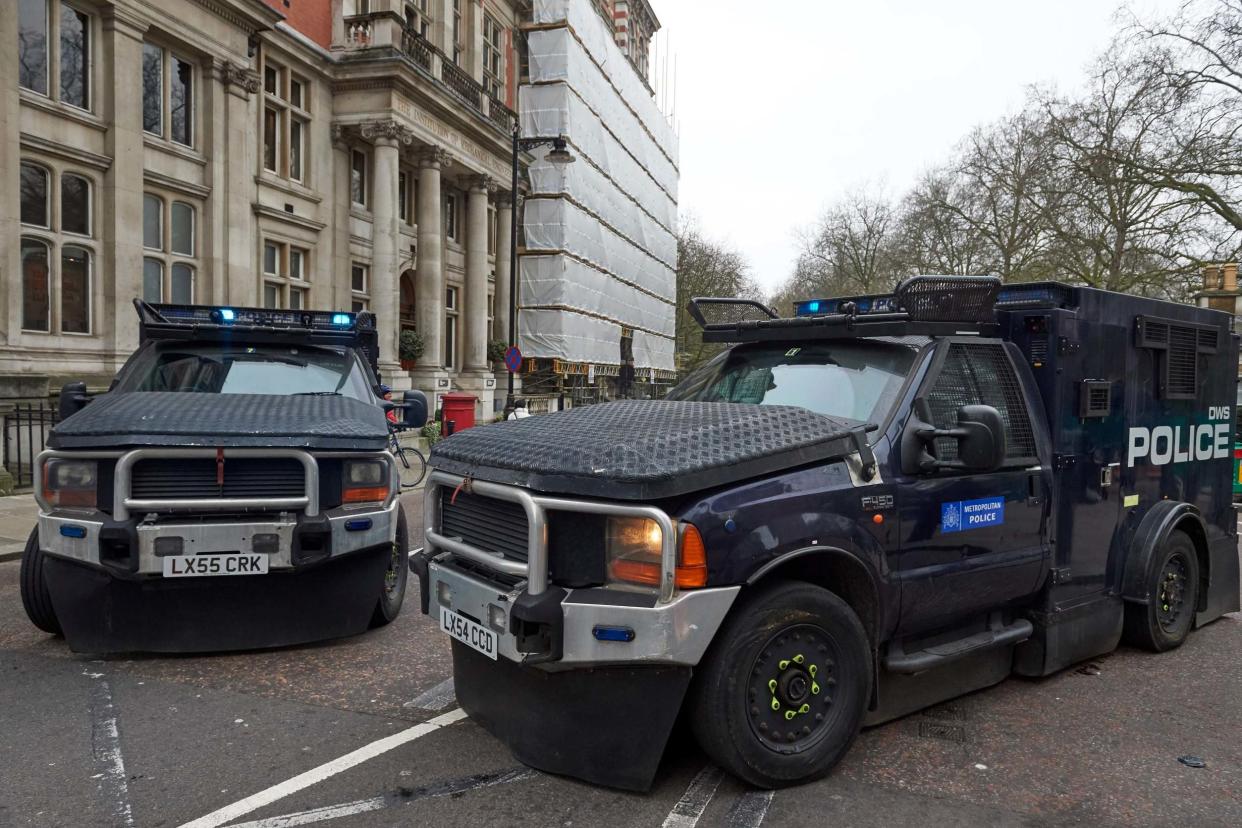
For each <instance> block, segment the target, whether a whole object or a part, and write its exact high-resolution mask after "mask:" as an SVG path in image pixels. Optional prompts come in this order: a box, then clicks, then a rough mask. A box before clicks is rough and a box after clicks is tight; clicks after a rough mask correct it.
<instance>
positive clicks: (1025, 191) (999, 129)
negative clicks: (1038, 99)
mask: <svg viewBox="0 0 1242 828" xmlns="http://www.w3.org/2000/svg"><path fill="white" fill-rule="evenodd" d="M1052 162H1053V159H1052V147H1051V142H1050V141H1049V136H1048V131H1047V123H1046V120H1045V119H1044V118H1043V117H1041V116H1040V115H1039V113H1037V112H1033V111H1029V110H1028V111H1026V112H1023V113H1021V114H1019V115H1016V116H1013V117H1009V118H1004V119H1002V120H1000V121H997V122H995V123H993V124H989V125H987V126H983V127H977V128H976V129H974V130H973V131H972V132H971V133H970V135H969V136H967V138H966V140H965V141H963V142H962V144H961V146H960V147H959V149H958V155H957V158H956V159H955V161H954V162H953V164H952V165H951V167H950V170H951V175H952V176H953V184H952V186H949V187H942V188H940V190H939V191H937V192H935V193H929V195H936V196H938V198H937V199H936V200H934V201H932V202H931V205H930V206H932V207H935V208H938V209H939V210H941V211H943V212H945V213H948V214H950V215H952V216H955V217H956V219H957V222H958V223H960V225H961V226H962V227H963V228H964V229H965V230H968V231H969V232H970V234H972V235H973V236H974V237H975V238H976V241H977V242H979V243H981V244H982V245H983V246H984V251H983V252H982V253H981V258H980V259H979V260H978V261H977V265H978V266H980V267H981V268H982V269H983V270H985V271H986V272H990V273H995V274H997V275H999V276H1000V277H1001V278H1003V279H1006V280H1009V281H1015V280H1030V279H1035V278H1042V277H1043V276H1045V275H1046V261H1045V254H1046V253H1047V250H1048V245H1049V242H1050V234H1049V231H1048V225H1047V221H1046V218H1045V217H1046V215H1047V212H1048V210H1049V209H1051V208H1055V205H1052V204H1046V203H1042V202H1041V201H1040V198H1041V196H1038V195H1037V193H1041V191H1042V198H1047V197H1048V192H1047V190H1046V189H1045V188H1043V186H1042V179H1043V177H1044V176H1046V175H1047V172H1048V170H1049V167H1050V165H1051V164H1052Z"/></svg>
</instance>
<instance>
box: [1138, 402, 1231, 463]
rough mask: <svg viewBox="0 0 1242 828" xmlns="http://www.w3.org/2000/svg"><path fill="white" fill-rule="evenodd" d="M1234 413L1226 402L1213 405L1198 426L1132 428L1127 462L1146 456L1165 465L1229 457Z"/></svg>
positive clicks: (1152, 461)
mask: <svg viewBox="0 0 1242 828" xmlns="http://www.w3.org/2000/svg"><path fill="white" fill-rule="evenodd" d="M1231 413H1232V412H1231V411H1230V408H1229V406H1227V405H1214V406H1212V407H1211V408H1209V409H1208V414H1207V419H1208V422H1206V423H1201V424H1199V425H1173V426H1167V425H1162V426H1156V427H1155V428H1141V427H1140V428H1132V429H1130V448H1129V451H1128V452H1127V453H1126V465H1127V466H1133V465H1134V462H1135V461H1136V460H1142V459H1144V458H1146V460H1147V462H1148V463H1149V464H1151V465H1153V466H1165V465H1168V464H1169V463H1186V462H1189V461H1191V460H1219V459H1221V458H1222V457H1229V456H1230V453H1231V452H1230V450H1231V449H1232V447H1233V419H1232V417H1231V416H1230V415H1231Z"/></svg>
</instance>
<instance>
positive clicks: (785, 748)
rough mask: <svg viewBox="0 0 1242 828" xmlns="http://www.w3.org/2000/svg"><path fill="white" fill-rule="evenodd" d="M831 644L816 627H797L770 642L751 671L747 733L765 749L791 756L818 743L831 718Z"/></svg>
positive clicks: (833, 649) (833, 652)
mask: <svg viewBox="0 0 1242 828" xmlns="http://www.w3.org/2000/svg"><path fill="white" fill-rule="evenodd" d="M838 657H839V652H838V650H837V647H836V644H835V642H834V641H833V640H832V639H831V638H830V637H829V636H828V635H827V633H825V632H824V631H823V630H822V629H820V628H819V627H814V626H811V625H799V626H797V627H793V628H791V629H788V630H785V631H783V632H781V633H778V634H777V635H776V636H774V637H773V638H772V639H771V640H770V641H769V642H768V643H767V645H766V646H765V647H764V648H763V649H762V650H761V651H760V653H759V655H758V657H757V658H756V659H755V663H754V666H753V668H752V670H751V680H750V684H749V687H748V699H747V701H748V713H749V716H748V718H749V720H750V725H751V729H752V730H753V731H754V733H755V735H756V736H757V737H758V738H759V740H760V741H761V742H763V743H764V744H765V745H766V746H767V747H769V748H771V749H772V750H776V751H778V752H781V753H796V752H798V751H801V750H804V749H806V748H807V747H809V746H810V745H811V744H812V743H814V742H816V741H818V739H819V738H821V737H822V736H823V733H824V732H825V731H826V728H825V724H826V723H827V722H829V721H830V720H831V719H832V718H833V716H834V714H835V709H834V707H833V691H834V689H835V686H836V683H837V681H836V678H835V677H834V676H833V671H834V669H835V664H836V659H837V658H838Z"/></svg>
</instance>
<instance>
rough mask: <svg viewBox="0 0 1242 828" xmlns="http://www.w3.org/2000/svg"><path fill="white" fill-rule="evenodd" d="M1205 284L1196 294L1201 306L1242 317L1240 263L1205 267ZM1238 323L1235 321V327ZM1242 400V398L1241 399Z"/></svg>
mask: <svg viewBox="0 0 1242 828" xmlns="http://www.w3.org/2000/svg"><path fill="white" fill-rule="evenodd" d="M1202 275H1203V286H1202V288H1201V289H1200V290H1199V292H1198V294H1196V296H1195V302H1196V304H1198V306H1199V307H1201V308H1211V309H1212V310H1219V311H1224V312H1225V313H1232V314H1233V315H1234V316H1235V317H1242V285H1239V284H1238V263H1237V262H1230V263H1228V264H1214V265H1208V266H1207V267H1204V268H1203V271H1202ZM1237 324H1238V323H1235V327H1236V326H1237ZM1238 359H1239V364H1238V376H1240V377H1242V355H1240V356H1239V357H1238ZM1240 401H1242V400H1240Z"/></svg>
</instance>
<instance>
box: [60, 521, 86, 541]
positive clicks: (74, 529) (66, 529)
mask: <svg viewBox="0 0 1242 828" xmlns="http://www.w3.org/2000/svg"><path fill="white" fill-rule="evenodd" d="M60 533H61V534H62V535H64V536H65V537H66V538H84V537H86V527H84V526H74V525H72V524H69V523H65V524H61V527H60Z"/></svg>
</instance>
